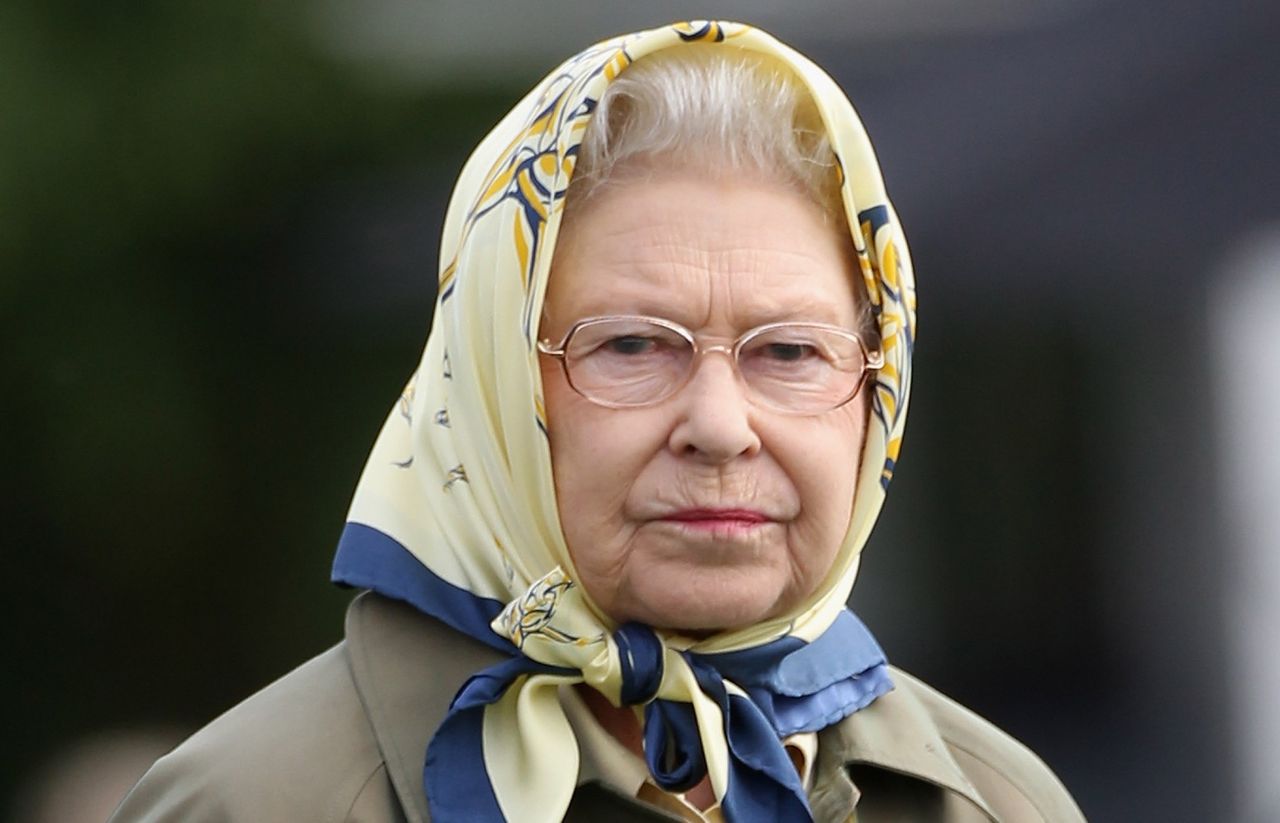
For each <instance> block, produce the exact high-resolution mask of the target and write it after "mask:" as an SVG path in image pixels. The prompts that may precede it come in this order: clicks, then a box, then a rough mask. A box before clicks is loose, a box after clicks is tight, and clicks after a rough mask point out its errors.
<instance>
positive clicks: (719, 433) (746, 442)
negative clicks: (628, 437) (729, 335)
mask: <svg viewBox="0 0 1280 823" xmlns="http://www.w3.org/2000/svg"><path fill="white" fill-rule="evenodd" d="M675 399H676V402H677V403H679V404H680V418H679V419H678V421H677V422H676V425H675V427H674V428H673V429H672V430H671V435H670V438H669V441H668V444H669V446H670V448H671V450H672V451H673V452H675V453H676V454H677V455H681V456H688V457H693V458H695V459H697V460H701V461H703V462H706V463H715V464H720V463H726V462H728V461H730V460H732V459H733V458H735V457H738V456H750V455H753V454H755V453H757V452H759V451H760V437H759V435H758V434H757V433H756V430H755V426H754V424H753V421H752V414H753V413H754V408H753V406H752V405H751V403H750V401H749V400H748V399H747V395H746V387H745V386H743V385H742V383H741V382H740V381H739V380H738V375H737V373H736V372H735V370H734V368H733V359H732V355H731V354H730V353H729V352H727V351H724V350H720V351H716V352H713V351H708V352H706V354H705V355H704V356H703V357H702V358H701V362H700V363H698V365H697V366H696V369H695V371H694V373H693V376H692V377H691V378H690V379H689V382H688V383H686V384H685V385H684V387H683V388H682V389H681V390H680V393H679V394H678V395H677V396H676V398H675Z"/></svg>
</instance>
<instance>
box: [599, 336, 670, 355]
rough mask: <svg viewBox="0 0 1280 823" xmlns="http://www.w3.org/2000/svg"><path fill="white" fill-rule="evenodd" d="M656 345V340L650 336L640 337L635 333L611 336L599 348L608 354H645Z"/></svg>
mask: <svg viewBox="0 0 1280 823" xmlns="http://www.w3.org/2000/svg"><path fill="white" fill-rule="evenodd" d="M656 346H657V341H655V340H654V339H653V338H652V337H641V336H639V335H635V334H628V335H623V336H620V337H613V338H610V339H609V340H606V341H605V342H604V343H603V344H602V345H601V346H600V348H602V349H604V350H605V351H607V352H609V353H610V354H631V355H635V354H647V353H649V352H651V351H653V350H654V349H655V348H656Z"/></svg>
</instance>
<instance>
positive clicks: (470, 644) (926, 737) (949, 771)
mask: <svg viewBox="0 0 1280 823" xmlns="http://www.w3.org/2000/svg"><path fill="white" fill-rule="evenodd" d="M346 639H347V643H346V646H347V657H348V660H349V661H350V664H351V671H352V675H353V677H354V679H355V684H356V689H357V691H358V692H359V694H360V700H361V703H362V704H363V707H364V710H365V714H366V715H367V716H368V718H369V724H370V726H371V727H372V729H373V733H374V736H375V738H376V739H377V741H378V747H379V749H380V750H381V752H382V756H383V758H384V760H385V761H386V764H387V773H388V775H389V777H390V779H391V784H392V786H393V787H394V788H395V791H396V794H397V795H398V796H399V799H400V803H401V805H402V806H403V807H404V811H405V817H406V818H407V819H408V820H409V821H410V823H423V821H427V820H429V819H430V818H429V815H428V812H427V799H426V795H425V794H424V792H423V787H422V767H423V759H424V756H425V752H426V748H427V743H428V742H429V741H430V740H431V737H432V735H433V734H434V733H435V730H436V729H437V728H438V727H439V725H440V723H441V722H442V721H443V720H444V716H445V713H446V712H447V711H448V707H449V704H450V702H451V701H452V700H453V696H454V695H455V694H456V693H457V691H458V690H459V689H460V688H461V687H462V685H463V683H465V682H466V680H467V678H468V677H470V676H471V675H472V674H473V673H475V672H476V671H479V670H480V669H483V668H485V667H487V666H490V665H493V664H494V663H497V662H500V661H501V660H502V659H503V656H502V655H501V654H500V653H498V652H497V651H494V650H493V649H491V648H489V647H487V646H485V645H484V644H482V643H479V642H477V641H475V640H473V639H471V638H469V637H467V636H466V635H463V634H461V633H459V632H456V631H454V630H453V629H451V628H449V627H448V626H446V625H444V624H443V623H440V622H439V621H437V620H435V619H434V618H431V617H428V616H426V615H424V614H422V613H421V612H419V611H418V610H416V609H415V608H413V607H412V606H409V605H407V604H405V603H401V602H398V601H394V600H389V599H387V598H385V597H382V596H380V595H377V594H374V593H372V592H365V593H364V594H361V595H360V596H359V597H357V598H356V599H355V600H354V601H353V602H352V604H351V606H350V608H349V609H348V610H347V620H346ZM893 677H894V679H895V682H897V683H899V687H898V688H897V689H895V690H894V691H892V692H890V693H888V694H886V695H884V696H883V697H881V698H879V699H878V700H876V702H875V703H873V704H872V705H871V706H869V707H867V708H865V709H863V710H861V711H859V712H856V713H854V714H853V715H851V716H850V717H848V718H846V719H845V720H843V721H842V722H840V723H838V724H836V725H835V726H832V727H830V728H827V729H824V730H823V731H822V732H820V733H819V737H818V740H819V745H818V764H817V769H818V772H817V774H816V775H815V786H814V793H813V797H812V801H813V808H814V812H815V814H816V815H817V817H818V819H833V818H834V819H844V818H846V817H847V816H848V811H849V810H850V809H851V808H852V807H853V805H854V804H855V803H856V802H857V799H858V790H857V788H856V787H855V786H854V785H853V783H852V782H851V781H850V780H849V777H848V774H847V772H846V771H845V769H844V767H845V766H846V765H849V764H865V765H869V766H876V767H879V768H883V769H888V770H890V771H894V772H898V773H900V774H905V775H909V776H911V777H915V778H917V779H919V780H922V781H925V782H926V783H930V784H933V785H935V786H938V787H940V788H942V789H944V790H947V791H950V792H954V793H956V794H959V795H961V796H962V797H965V798H967V799H968V800H969V801H970V802H972V803H973V804H974V805H975V806H977V807H978V809H980V810H981V811H982V812H984V813H985V814H986V815H987V816H988V817H990V818H991V819H993V820H994V819H995V818H994V815H992V813H991V811H990V809H989V808H988V807H987V804H986V803H985V802H984V801H983V799H982V797H981V795H979V794H978V792H977V790H976V789H975V788H974V786H973V784H972V783H970V782H969V780H968V779H967V778H966V777H965V776H964V773H963V772H962V771H961V770H960V768H959V766H958V765H956V762H955V760H953V759H952V757H951V755H950V751H949V749H948V747H947V745H946V743H945V742H944V741H943V740H942V737H941V736H940V735H939V733H938V729H937V727H936V725H935V724H934V723H933V720H932V718H931V717H930V715H929V712H928V710H927V709H926V708H925V706H924V705H923V704H922V703H921V702H920V701H919V700H918V699H917V698H916V697H915V695H914V692H913V689H912V685H913V684H914V683H915V681H914V680H912V679H911V678H910V677H909V676H908V675H905V674H902V673H901V672H898V671H896V670H894V671H893ZM904 685H905V686H906V687H905V688H904ZM841 810H843V813H842V812H841Z"/></svg>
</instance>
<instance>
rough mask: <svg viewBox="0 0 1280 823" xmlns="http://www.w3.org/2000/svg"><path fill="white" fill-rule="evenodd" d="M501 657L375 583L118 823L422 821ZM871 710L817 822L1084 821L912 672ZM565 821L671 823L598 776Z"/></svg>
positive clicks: (851, 729)
mask: <svg viewBox="0 0 1280 823" xmlns="http://www.w3.org/2000/svg"><path fill="white" fill-rule="evenodd" d="M499 659H500V655H499V654H498V653H497V652H495V651H493V650H491V649H489V648H488V647H486V646H484V645H482V644H480V643H479V642H477V641H475V640H473V639H472V638H469V637H467V636H465V635H463V634H460V633H458V632H456V631H454V630H453V629H450V628H449V627H447V626H445V625H444V624H442V623H440V622H438V621H436V620H435V619H433V618H431V617H428V616H426V615H424V614H422V613H421V612H418V611H417V610H416V609H413V608H412V607H410V606H407V605H405V604H403V603H399V602H396V601H393V600H389V599H386V598H383V597H381V596H379V595H376V594H373V593H368V592H366V593H364V594H362V595H360V596H359V597H357V598H356V599H355V600H354V601H353V603H352V604H351V606H350V608H349V609H348V611H347V618H346V637H345V640H344V641H343V642H342V643H340V644H339V645H337V646H335V647H333V648H331V649H329V650H328V651H326V652H324V653H323V654H321V655H319V656H318V657H315V658H313V659H312V660H310V661H309V662H307V663H305V664H303V665H302V666H301V667H299V668H298V669H296V670H294V671H293V672H291V673H290V674H288V675H286V676H285V677H283V678H281V679H280V680H278V681H276V682H275V683H273V684H271V685H270V686H267V687H266V688H265V689H263V690H262V691H260V692H258V693H257V694H255V695H253V696H252V697H250V698H248V699H247V700H245V701H244V702H243V703H241V704H239V705H238V706H236V707H234V708H232V709H231V710H230V711H228V712H227V713H226V714H224V715H222V716H221V717H219V718H217V719H216V720H214V721H213V722H212V723H210V724H209V725H208V726H206V727H205V728H204V729H202V730H201V731H199V732H197V733H196V734H195V735H194V736H193V737H191V738H190V739H189V740H187V741H186V742H185V743H183V744H182V745H180V746H179V747H178V748H177V749H175V750H174V751H173V752H171V753H170V754H168V755H166V756H165V757H163V758H161V759H160V760H159V761H157V762H156V764H155V765H154V766H153V767H152V768H151V769H150V771H148V772H147V773H146V775H144V776H143V778H142V780H141V781H140V782H139V783H138V785H137V786H135V787H134V789H133V790H132V791H131V792H130V794H129V795H128V796H127V797H126V798H125V800H124V801H123V802H122V803H121V805H120V807H119V808H118V809H117V810H116V812H115V814H114V815H113V817H112V818H111V822H110V823H178V821H185V823H201V821H208V822H209V823H213V821H220V822H221V821H232V822H236V823H238V822H239V821H245V822H246V823H247V822H248V821H253V823H280V822H282V821H308V822H309V823H391V821H395V822H396V823H401V821H413V822H414V823H418V822H419V821H428V820H429V819H430V817H429V814H428V811H427V800H426V797H425V795H424V792H423V783H422V768H423V761H424V754H425V751H426V746H427V742H428V741H429V740H430V739H431V736H432V735H433V733H434V732H435V729H436V728H437V727H438V726H439V724H440V722H441V721H442V720H443V718H444V715H445V713H446V711H447V710H448V707H449V702H450V700H451V699H452V698H453V695H454V694H455V693H456V692H457V690H458V689H459V687H460V686H461V685H462V683H463V682H464V681H465V680H466V679H467V677H468V676H470V675H471V674H472V673H474V672H475V671H477V670H478V669H481V668H484V667H486V666H488V665H491V664H492V663H495V662H497V661H498V660H499ZM892 677H893V680H894V683H895V686H896V688H895V689H894V690H893V691H891V692H890V693H888V694H887V695H885V696H883V697H881V698H879V699H878V700H876V701H875V702H874V703H873V704H872V705H871V706H869V707H867V708H865V709H863V710H861V711H859V712H856V713H855V714H853V715H851V716H849V717H848V718H846V719H844V720H843V721H841V722H840V723H837V724H836V725H834V726H831V727H829V728H827V729H824V730H823V731H821V732H819V736H818V757H817V761H816V763H815V766H814V769H815V771H814V778H813V788H812V791H811V793H810V805H811V807H812V809H813V812H814V816H815V819H816V820H818V821H845V820H850V819H852V816H853V814H854V812H855V809H856V820H857V821H858V823H877V822H878V821H956V823H962V822H963V823H967V822H968V821H987V822H988V823H989V822H990V821H1002V822H1007V823H1032V822H1033V821H1045V822H1046V823H1072V821H1082V820H1083V819H1084V818H1083V816H1082V815H1081V813H1080V810H1079V809H1078V808H1077V807H1076V804H1075V803H1074V802H1073V801H1072V799H1071V797H1070V795H1069V794H1068V793H1067V791H1066V789H1065V788H1064V787H1063V786H1062V784H1061V783H1060V782H1059V781H1058V779H1057V778H1056V777H1055V776H1054V775H1053V773H1052V772H1050V771H1049V769H1048V768H1047V767H1046V766H1045V765H1044V764H1043V763H1042V762H1041V761H1040V760H1039V759H1038V758H1037V757H1036V756H1035V755H1034V754H1032V753H1031V752H1030V751H1028V750H1027V749H1026V748H1025V747H1023V746H1022V745H1021V744H1019V743H1017V742H1016V741H1014V740H1013V739H1012V738H1010V737H1009V736H1008V735H1006V734H1004V733H1003V732H1001V731H1000V730H998V729H996V728H995V727H994V726H992V725H991V724H990V723H988V722H987V721H985V720H983V719H982V718H980V717H978V716H977V715H975V714H973V713H972V712H970V711H968V710H967V709H965V708H963V707H961V706H959V705H958V704H956V703H954V702H952V701H951V700H949V699H947V698H946V697H944V696H942V695H941V694H939V693H938V692H936V691H934V690H933V689H931V688H929V687H928V686H926V685H924V684H923V683H921V682H920V681H919V680H916V679H915V678H913V677H911V676H910V675H908V674H906V673H905V672H901V671H898V670H893V672H892ZM565 819H566V820H572V821H590V820H609V821H611V823H626V822H627V821H661V820H671V819H673V818H672V817H670V816H669V815H668V814H667V813H666V812H663V811H660V810H656V809H654V808H652V807H650V806H647V805H644V804H641V803H639V802H638V801H636V800H634V799H632V798H629V797H625V796H623V795H621V794H619V793H617V792H615V791H614V790H612V789H611V788H610V787H609V786H606V785H603V784H600V783H585V784H580V785H579V786H578V788H577V790H576V792H575V794H574V797H573V801H572V804H571V805H570V807H569V810H568V812H567V814H566V817H565Z"/></svg>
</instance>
